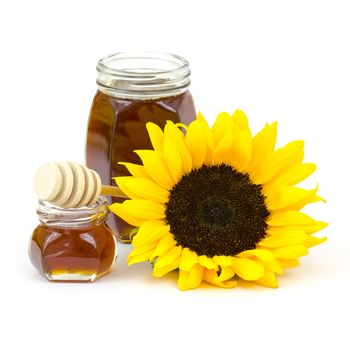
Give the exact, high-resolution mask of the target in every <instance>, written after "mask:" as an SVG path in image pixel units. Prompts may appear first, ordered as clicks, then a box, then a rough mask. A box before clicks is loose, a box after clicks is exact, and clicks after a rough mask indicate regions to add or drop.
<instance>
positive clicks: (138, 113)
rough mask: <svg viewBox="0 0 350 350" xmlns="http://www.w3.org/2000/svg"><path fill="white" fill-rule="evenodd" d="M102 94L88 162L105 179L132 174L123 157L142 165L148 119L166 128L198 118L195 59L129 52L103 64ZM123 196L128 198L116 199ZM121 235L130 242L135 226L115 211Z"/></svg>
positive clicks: (92, 122) (93, 116) (113, 220)
mask: <svg viewBox="0 0 350 350" xmlns="http://www.w3.org/2000/svg"><path fill="white" fill-rule="evenodd" d="M97 72H98V77H97V87H98V90H97V93H96V95H95V98H94V100H93V102H92V107H91V111H90V118H89V123H88V130H87V145H86V162H87V166H88V167H89V168H92V169H94V170H96V171H97V172H98V173H99V174H100V176H101V178H102V181H103V183H104V184H114V185H115V183H114V181H113V180H112V178H113V177H115V176H126V175H130V174H129V172H128V171H127V169H126V168H125V167H124V166H123V165H121V164H119V162H131V163H136V164H141V161H140V159H139V157H138V156H137V155H136V153H135V152H134V150H137V149H151V148H152V147H151V142H150V139H149V137H148V133H147V130H146V126H145V125H146V123H147V122H150V121H151V122H153V123H156V124H158V125H159V126H160V127H161V128H162V129H163V128H164V126H165V123H166V121H167V120H171V121H173V122H174V123H184V124H188V123H190V122H191V121H193V120H194V119H195V118H196V112H195V107H194V103H193V98H192V95H191V93H190V91H189V86H190V67H189V63H188V62H187V61H186V60H185V59H184V58H182V57H180V56H176V55H172V54H167V53H155V52H124V53H116V54H113V55H109V56H106V57H104V58H102V59H101V60H100V61H99V62H98V65H97ZM112 201H114V202H115V201H119V202H120V201H122V199H116V198H114V199H112ZM108 223H109V225H110V226H111V228H112V229H113V230H114V231H115V233H116V235H117V238H118V239H119V240H121V241H124V242H129V241H130V234H131V232H132V230H133V227H132V226H130V225H129V224H127V223H126V222H125V221H123V220H121V219H120V218H117V217H116V216H114V215H113V216H111V217H110V219H109V221H108Z"/></svg>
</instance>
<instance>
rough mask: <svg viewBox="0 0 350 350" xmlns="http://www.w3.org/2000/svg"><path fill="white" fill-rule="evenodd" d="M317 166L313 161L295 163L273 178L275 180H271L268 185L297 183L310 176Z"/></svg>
mask: <svg viewBox="0 0 350 350" xmlns="http://www.w3.org/2000/svg"><path fill="white" fill-rule="evenodd" d="M316 168H317V167H316V165H315V164H313V163H301V164H295V165H294V166H293V167H291V168H290V169H289V170H288V171H286V172H284V173H283V174H280V175H279V176H278V177H276V178H275V179H273V181H271V182H270V183H269V184H268V185H269V186H271V187H275V186H281V185H296V184H297V183H299V182H301V181H303V180H304V179H306V178H307V177H309V176H310V175H311V174H312V173H313V172H314V171H315V170H316Z"/></svg>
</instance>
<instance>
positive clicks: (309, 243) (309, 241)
mask: <svg viewBox="0 0 350 350" xmlns="http://www.w3.org/2000/svg"><path fill="white" fill-rule="evenodd" d="M326 241H327V237H323V238H318V237H315V236H308V237H307V238H306V239H305V241H304V243H303V244H304V245H305V246H306V248H311V247H314V246H316V245H318V244H321V243H324V242H326Z"/></svg>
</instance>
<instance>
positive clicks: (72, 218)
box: [37, 196, 109, 227]
mask: <svg viewBox="0 0 350 350" xmlns="http://www.w3.org/2000/svg"><path fill="white" fill-rule="evenodd" d="M37 214H38V215H39V220H40V222H41V223H42V224H44V225H47V226H56V227H77V226H86V225H89V224H91V223H94V224H100V223H102V222H104V221H106V220H107V217H108V214H109V209H108V204H107V199H106V198H105V197H104V196H99V198H98V199H97V201H96V202H95V203H93V204H90V205H87V206H84V207H80V208H61V207H59V206H56V205H54V204H52V203H50V202H46V201H43V200H39V205H38V209H37Z"/></svg>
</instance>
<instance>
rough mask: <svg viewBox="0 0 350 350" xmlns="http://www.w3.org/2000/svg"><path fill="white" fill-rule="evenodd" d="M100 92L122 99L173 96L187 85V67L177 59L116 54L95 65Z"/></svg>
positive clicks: (164, 55) (148, 54) (149, 54)
mask: <svg viewBox="0 0 350 350" xmlns="http://www.w3.org/2000/svg"><path fill="white" fill-rule="evenodd" d="M97 72H98V77H97V85H98V88H99V90H101V91H102V92H104V93H106V94H109V95H113V96H120V97H124V98H140V99H145V98H159V97H164V96H170V95H177V94H179V93H182V92H184V91H185V90H186V89H187V87H188V86H189V85H190V74H191V72H190V66H189V63H188V61H187V60H186V59H184V58H183V57H181V56H178V55H174V54H170V53H162V52H152V51H130V52H119V53H115V54H112V55H107V56H105V57H103V58H102V59H101V60H100V61H99V62H98V64H97Z"/></svg>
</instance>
